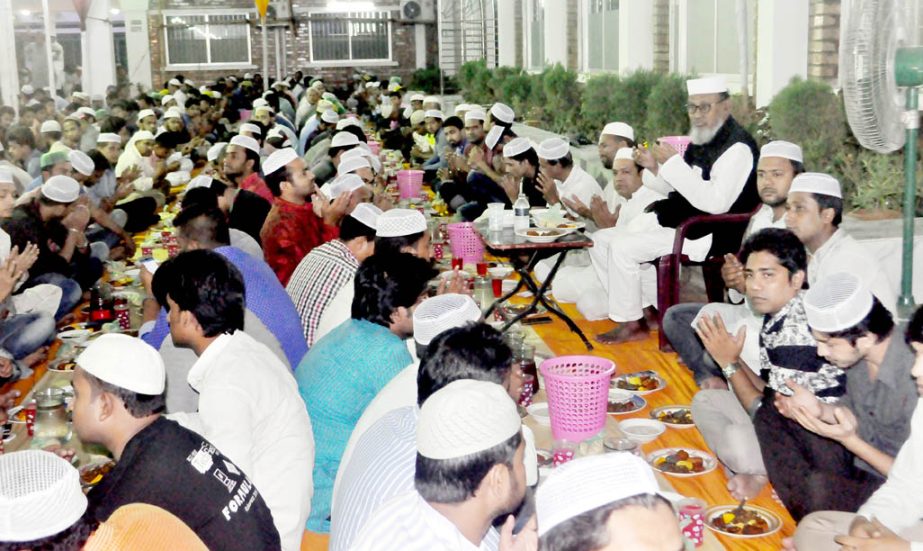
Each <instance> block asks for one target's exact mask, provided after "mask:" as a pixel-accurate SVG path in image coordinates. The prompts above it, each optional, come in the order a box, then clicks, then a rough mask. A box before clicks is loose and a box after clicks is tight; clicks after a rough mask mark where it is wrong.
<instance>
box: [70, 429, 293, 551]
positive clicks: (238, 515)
mask: <svg viewBox="0 0 923 551" xmlns="http://www.w3.org/2000/svg"><path fill="white" fill-rule="evenodd" d="M87 498H88V499H89V501H90V508H91V509H92V510H94V514H95V516H96V518H97V519H98V520H99V521H100V522H103V521H105V520H106V519H108V518H109V516H110V515H111V514H112V513H113V512H114V511H115V510H116V509H118V508H119V507H121V506H122V505H127V504H129V503H149V504H151V505H156V506H158V507H161V508H163V509H166V510H167V511H169V512H171V513H173V514H174V515H176V516H177V517H179V519H180V520H182V521H183V522H184V523H186V525H187V526H189V528H191V529H192V531H194V532H195V533H196V534H197V535H198V536H199V537H200V538H201V539H202V541H203V542H204V543H205V545H207V546H208V548H209V549H220V550H222V551H223V550H234V549H240V550H247V551H250V550H254V549H260V550H262V549H279V548H280V543H279V533H278V531H277V530H276V527H275V525H274V524H273V521H272V513H270V512H269V508H268V507H267V506H266V503H265V502H264V501H263V498H262V496H260V494H259V492H257V490H256V487H255V486H254V485H253V482H251V481H250V479H248V478H247V476H246V475H245V474H244V473H243V472H242V471H241V470H240V469H239V468H238V467H237V466H236V465H234V464H233V463H231V461H230V460H228V459H227V458H225V457H224V456H223V455H221V452H219V451H218V450H217V449H216V448H215V447H214V446H212V445H211V444H210V443H209V442H208V441H207V440H205V439H204V438H202V437H201V436H199V435H198V434H196V433H194V432H192V431H190V430H188V429H185V428H183V427H182V426H180V425H179V424H177V423H175V422H173V421H170V420H168V419H165V418H163V417H161V418H159V419H157V420H156V421H154V422H153V423H151V424H150V425H149V426H148V427H147V428H145V429H144V430H142V431H141V432H139V433H138V434H136V435H135V436H134V437H133V438H132V439H131V440H130V441H129V442H128V444H127V445H126V446H125V450H124V451H123V453H122V458H121V459H120V460H119V462H118V464H117V465H116V467H115V468H114V469H113V470H112V471H111V472H110V473H109V474H107V475H106V476H105V477H103V480H102V482H100V484H99V485H98V486H96V487H95V488H93V489H92V490H91V491H90V493H89V494H88V495H87Z"/></svg>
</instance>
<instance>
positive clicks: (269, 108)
mask: <svg viewBox="0 0 923 551" xmlns="http://www.w3.org/2000/svg"><path fill="white" fill-rule="evenodd" d="M260 111H266V112H267V113H269V114H273V113H275V111H274V110H273V108H272V106H271V105H260V106H259V107H255V108H254V109H253V112H254V113H259V112H260Z"/></svg>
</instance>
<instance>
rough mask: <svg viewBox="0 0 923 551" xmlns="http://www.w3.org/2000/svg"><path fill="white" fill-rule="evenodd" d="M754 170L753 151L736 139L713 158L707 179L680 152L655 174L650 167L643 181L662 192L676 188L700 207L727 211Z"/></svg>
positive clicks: (719, 211)
mask: <svg viewBox="0 0 923 551" xmlns="http://www.w3.org/2000/svg"><path fill="white" fill-rule="evenodd" d="M752 170H753V153H752V152H751V151H750V148H749V147H747V145H746V144H744V143H740V142H738V143H735V144H734V145H732V146H731V147H729V148H728V149H727V150H725V152H724V153H722V154H721V156H720V157H718V159H717V160H716V161H715V163H714V164H713V165H712V167H711V172H710V179H708V180H706V179H704V178H702V169H701V168H699V167H697V166H689V165H688V164H686V161H684V160H683V157H682V156H681V155H673V156H672V157H670V158H669V159H667V162H665V163H663V165H661V166H660V170H659V172H658V175H657V177H656V178H651V177H650V176H652V175H651V174H650V172H649V171H647V170H645V173H647V174H648V175H649V176H648V177H646V178H644V185H647V186H650V187H652V188H653V189H655V190H656V191H660V192H661V193H668V192H669V191H673V190H675V191H677V192H679V194H680V195H682V196H683V197H685V198H686V200H687V201H689V203H690V204H691V205H692V206H693V207H695V208H697V209H699V210H700V211H703V212H707V213H709V214H722V213H725V212H727V211H728V210H729V209H730V208H731V205H733V204H734V201H736V200H737V197H738V196H739V195H740V192H741V191H742V190H743V188H744V185H745V184H746V183H747V179H748V178H749V177H750V172H751V171H752Z"/></svg>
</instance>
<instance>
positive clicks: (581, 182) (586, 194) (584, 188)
mask: <svg viewBox="0 0 923 551" xmlns="http://www.w3.org/2000/svg"><path fill="white" fill-rule="evenodd" d="M554 185H555V188H556V189H557V190H558V197H560V198H562V199H565V198H566V199H573V198H577V199H579V200H580V201H581V202H582V203H583V204H584V205H586V206H590V203H591V202H592V201H593V197H594V196H596V195H599V196H600V197H602V194H603V190H602V188H601V187H599V182H597V181H596V179H595V178H593V177H592V176H590V174H589V173H588V172H587V171H585V170H583V169H582V168H580V167H579V166H577V165H574V166H573V168H571V171H570V174H568V175H567V179H565V180H564V181H563V182H561V181H560V180H555V181H554ZM567 212H569V213H570V214H571V215H572V216H577V217H579V215H578V214H577V213H576V212H574V211H572V210H571V209H569V208H568V209H567Z"/></svg>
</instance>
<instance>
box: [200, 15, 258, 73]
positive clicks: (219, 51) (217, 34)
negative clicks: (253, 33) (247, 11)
mask: <svg viewBox="0 0 923 551" xmlns="http://www.w3.org/2000/svg"><path fill="white" fill-rule="evenodd" d="M208 34H209V40H211V56H212V59H211V61H212V63H249V62H250V41H249V39H248V38H249V36H250V27H249V26H248V25H247V16H246V15H210V16H209V17H208Z"/></svg>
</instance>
